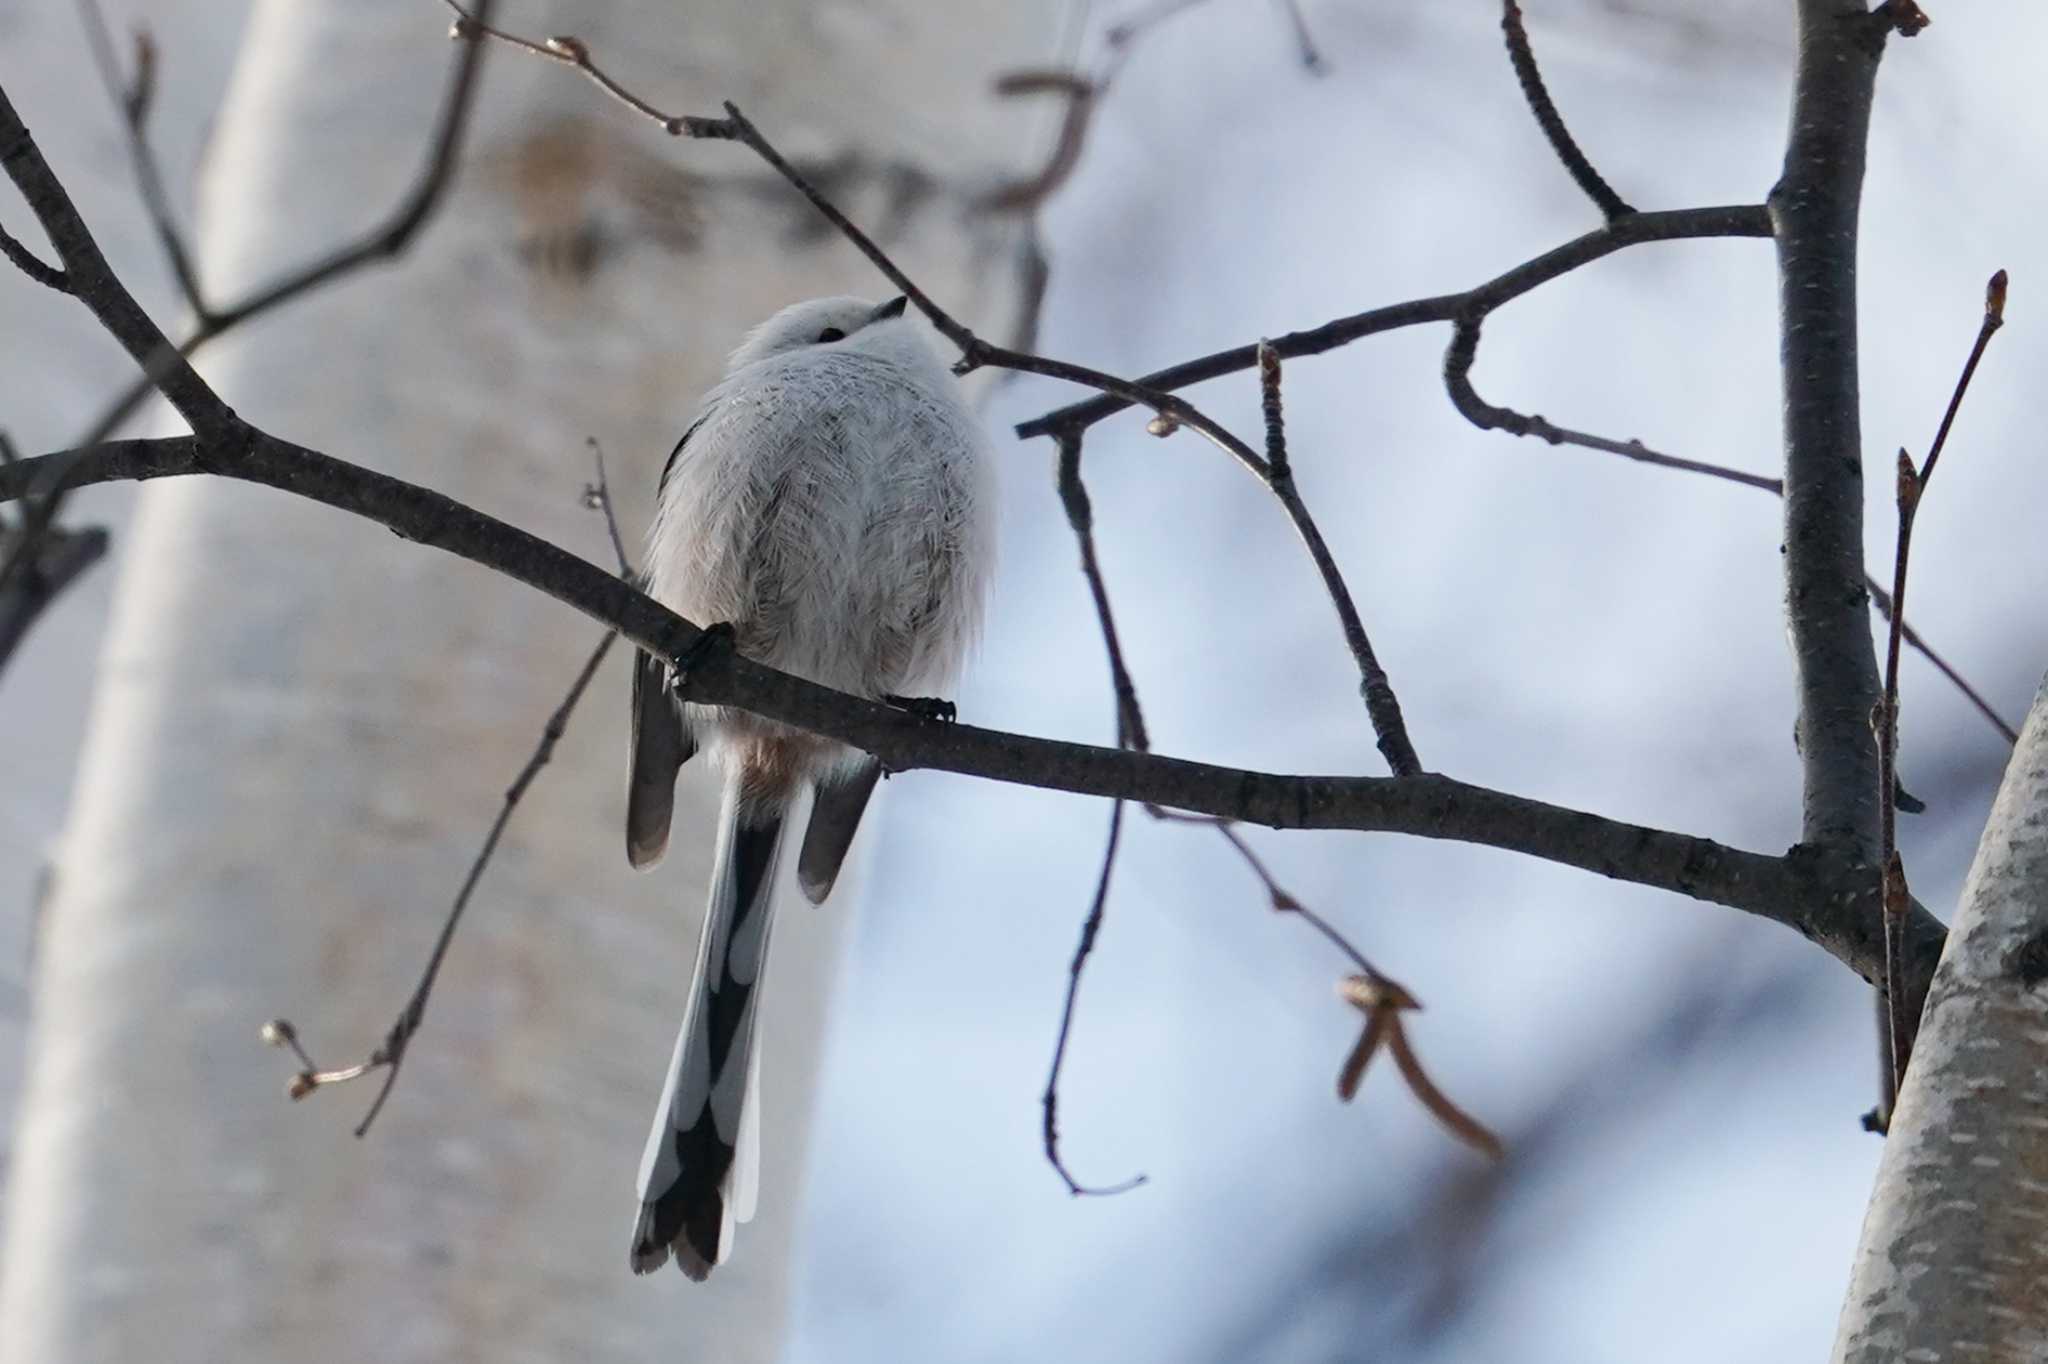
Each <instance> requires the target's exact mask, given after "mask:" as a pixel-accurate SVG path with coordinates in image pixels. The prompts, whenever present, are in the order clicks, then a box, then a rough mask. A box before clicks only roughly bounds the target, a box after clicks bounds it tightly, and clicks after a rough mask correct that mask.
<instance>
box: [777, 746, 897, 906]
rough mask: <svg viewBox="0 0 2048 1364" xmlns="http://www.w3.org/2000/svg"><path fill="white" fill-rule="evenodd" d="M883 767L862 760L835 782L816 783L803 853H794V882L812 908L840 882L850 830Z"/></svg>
mask: <svg viewBox="0 0 2048 1364" xmlns="http://www.w3.org/2000/svg"><path fill="white" fill-rule="evenodd" d="M881 775H882V764H881V763H880V762H878V761H877V760H876V759H874V758H870V757H863V758H862V759H861V764H860V766H859V767H857V768H855V769H854V770H853V771H852V772H851V773H848V774H847V775H845V776H842V777H840V778H838V779H837V780H834V781H825V782H820V783H819V784H818V798H817V800H816V801H814V802H813V803H812V805H811V822H810V824H809V826H808V827H806V828H805V829H804V846H803V851H802V852H800V853H798V854H797V859H796V879H797V884H798V885H800V886H802V887H803V892H804V898H805V899H807V900H809V901H810V902H811V903H812V904H814V905H821V904H823V903H825V897H826V896H827V895H830V894H831V893H832V883H833V882H834V881H836V880H838V879H839V867H840V864H841V863H843V862H845V861H846V850H847V849H848V848H849V847H851V846H852V844H853V831H854V830H855V829H858V828H859V827H860V817H861V814H862V812H863V811H865V810H866V809H867V808H868V797H869V796H871V795H873V794H874V791H875V781H876V779H877V778H879V777H880V776H881Z"/></svg>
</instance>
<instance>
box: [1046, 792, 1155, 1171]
mask: <svg viewBox="0 0 2048 1364" xmlns="http://www.w3.org/2000/svg"><path fill="white" fill-rule="evenodd" d="M1123 829H1124V803H1123V802H1122V801H1120V800H1119V801H1115V802H1113V803H1112V804H1111V805H1110V807H1109V843H1108V845H1107V846H1106V847H1105V848H1104V849H1103V853H1102V874H1101V875H1100V876H1099V877H1098V878H1097V879H1096V882H1095V898H1094V900H1093V901H1091V902H1090V904H1089V906H1088V917H1087V918H1086V919H1085V920H1083V921H1082V924H1081V941H1080V943H1079V945H1077V946H1076V947H1075V948H1074V960H1073V963H1072V964H1071V965H1069V966H1068V967H1067V994H1066V1002H1065V1003H1064V1004H1063V1005H1062V1006H1061V1008H1060V1031H1059V1037H1058V1038H1057V1040H1055V1041H1054V1043H1053V1048H1052V1070H1051V1073H1050V1074H1048V1075H1047V1076H1046V1079H1045V1093H1044V1095H1043V1096H1041V1098H1040V1099H1039V1105H1040V1108H1041V1109H1042V1111H1043V1114H1044V1117H1043V1121H1042V1124H1041V1135H1042V1136H1043V1138H1044V1142H1045V1158H1046V1160H1047V1161H1049V1162H1051V1164H1052V1168H1053V1169H1054V1170H1056V1171H1058V1172H1059V1177H1060V1178H1061V1179H1063V1180H1065V1181H1066V1185H1067V1192H1068V1193H1070V1194H1072V1195H1074V1196H1075V1197H1076V1198H1080V1197H1094V1198H1111V1197H1115V1196H1116V1195H1117V1194H1125V1193H1129V1192H1130V1191H1131V1190H1133V1189H1135V1188H1138V1187H1139V1186H1140V1185H1142V1184H1144V1183H1145V1176H1144V1175H1142V1174H1136V1175H1132V1176H1131V1177H1130V1178H1128V1179H1125V1180H1121V1181H1119V1182H1118V1183H1115V1184H1109V1185H1100V1186H1098V1185H1089V1184H1083V1183H1081V1182H1080V1181H1079V1180H1077V1179H1075V1178H1074V1176H1073V1173H1072V1172H1071V1171H1070V1170H1068V1169H1067V1164H1066V1161H1065V1160H1064V1159H1062V1158H1061V1156H1060V1128H1059V1107H1060V1072H1061V1071H1062V1070H1063V1069H1065V1067H1066V1060H1067V1041H1068V1039H1069V1037H1070V1036H1071V1035H1072V1033H1073V1027H1074V1006H1075V1004H1076V1003H1077V1002H1078V1001H1079V999H1080V994H1081V972H1082V971H1083V970H1084V969H1085V968H1086V967H1087V965H1088V956H1089V954H1090V953H1092V952H1093V951H1094V950H1095V935H1096V934H1098V933H1100V932H1101V931H1102V911H1103V907H1104V906H1105V905H1107V904H1108V903H1109V878H1110V873H1111V872H1112V871H1114V870H1115V869H1116V852H1117V844H1118V843H1119V842H1121V841H1122V839H1123Z"/></svg>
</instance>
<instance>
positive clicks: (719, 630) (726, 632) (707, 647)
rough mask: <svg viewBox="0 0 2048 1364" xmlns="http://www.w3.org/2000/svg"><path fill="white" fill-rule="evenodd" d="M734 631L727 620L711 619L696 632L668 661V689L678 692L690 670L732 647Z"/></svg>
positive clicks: (686, 680)
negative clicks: (709, 622)
mask: <svg viewBox="0 0 2048 1364" xmlns="http://www.w3.org/2000/svg"><path fill="white" fill-rule="evenodd" d="M733 635H734V631H733V628H732V622H731V621H729V620H720V621H713V622H712V623H711V624H709V625H707V626H705V627H704V628H703V629H702V630H699V631H698V632H697V637H696V638H695V639H693V640H691V641H690V642H689V643H688V644H685V645H684V646H683V647H682V648H681V649H680V650H678V651H677V653H676V656H675V657H674V658H671V659H670V660H669V661H668V685H669V690H670V691H674V692H680V691H682V689H683V684H684V683H685V682H688V681H689V680H690V670H691V669H693V668H698V667H702V666H703V665H704V664H705V663H706V662H707V661H709V660H710V658H711V656H712V655H713V654H716V653H718V652H719V651H721V650H728V651H729V650H730V649H731V648H732V642H733Z"/></svg>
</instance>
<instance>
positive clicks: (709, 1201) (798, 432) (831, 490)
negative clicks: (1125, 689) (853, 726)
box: [627, 298, 993, 1278]
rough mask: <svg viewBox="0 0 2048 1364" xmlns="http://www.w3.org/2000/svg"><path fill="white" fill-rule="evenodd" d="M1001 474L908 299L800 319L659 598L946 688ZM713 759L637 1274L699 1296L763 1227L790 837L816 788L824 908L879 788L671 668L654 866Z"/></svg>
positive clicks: (743, 638)
mask: <svg viewBox="0 0 2048 1364" xmlns="http://www.w3.org/2000/svg"><path fill="white" fill-rule="evenodd" d="M989 472H990V471H989V466H988V458H987V454H986V442H985V438H984V436H983V434H982V431H981V427H980V424H979V422H977V421H976V419H975V417H974V415H973V413H972V412H971V411H970V410H969V409H968V407H967V405H966V403H965V400H964V399H963V397H962V395H961V392H960V386H959V383H958V381H957V380H956V379H955V378H954V377H953V375H952V374H951V373H950V372H949V371H948V369H947V368H946V366H945V364H944V363H943V362H942V361H941V360H940V359H939V358H938V356H937V355H936V354H934V353H933V351H932V349H931V347H930V345H929V344H928V343H927V342H926V341H925V339H924V338H923V336H921V335H920V334H919V331H918V328H917V327H916V326H915V325H914V324H913V323H912V322H911V321H910V320H909V319H907V318H906V317H905V316H904V315H903V301H902V300H901V299H897V300H894V301H893V302H891V303H888V304H884V305H882V306H880V307H877V306H876V305H874V304H872V303H870V302H868V301H866V300H863V299H855V298H828V299H817V300H813V301H810V302H807V303H799V304H796V305H794V306H792V307H789V308H786V309H784V310H783V311H782V312H779V313H777V314H776V315H775V316H774V317H772V318H770V319H769V320H768V321H767V322H765V323H763V324H762V325H761V326H760V327H758V328H756V329H755V330H754V331H753V332H752V333H750V334H749V335H748V336H747V338H746V340H745V341H744V342H742V343H741V345H740V347H739V348H738V349H737V350H736V351H735V352H734V353H733V356H732V360H731V363H730V365H729V367H728V369H727V373H726V377H725V379H724V380H723V381H721V382H720V383H719V384H718V385H717V386H716V387H715V388H713V389H712V390H711V391H710V392H709V393H708V394H706V395H705V397H704V400H703V402H702V404H701V405H700V406H699V408H698V411H697V414H696V417H695V419H694V420H693V421H692V423H691V425H690V428H689V430H688V432H687V433H686V434H685V435H684V437H683V439H682V441H681V443H680V444H678V446H677V447H676V451H675V453H674V454H673V455H672V456H671V457H670V460H669V467H668V468H667V469H666V470H665V471H664V472H663V475H662V486H661V494H660V501H659V506H658V509H657V511H656V515H655V520H654V525H653V528H652V529H651V531H650V532H649V536H648V555H647V575H648V590H649V591H650V592H651V593H652V594H653V595H654V596H655V597H656V598H657V599H659V600H660V601H662V602H663V603H665V604H666V605H668V606H670V607H672V608H674V609H675V610H676V611H677V612H679V613H680V614H682V615H683V616H685V617H686V618H688V619H690V620H693V621H696V622H697V623H699V624H711V623H716V622H729V623H730V624H731V625H732V626H733V628H734V644H735V647H737V648H738V650H739V651H740V652H741V653H742V654H744V655H746V656H748V657H750V658H753V659H756V660H758V661H760V662H763V663H768V664H771V665H772V666H774V667H777V668H780V669H782V670H784V671H786V672H791V673H795V674H797V675H798V676H801V677H805V678H809V679H810V680H812V681H814V682H819V683H822V684H824V685H826V686H829V687H834V688H837V689H839V690H841V691H848V692H853V693H855V694H858V695H863V696H869V697H875V698H882V697H889V696H904V695H914V694H921V693H930V692H936V691H939V690H941V689H943V688H946V687H948V686H950V684H951V683H952V681H953V679H954V678H955V676H956V675H957V673H958V671H959V668H960V665H961V663H962V661H963V659H964V657H965V654H966V652H967V650H968V647H969V646H970V644H971V643H972V641H973V639H974V637H975V635H976V633H977V631H978V629H979V626H980V621H981V609H982V601H983V598H984V596H985V595H986V589H987V585H988V577H989V571H990V567H991V561H992V548H993V546H992V539H993V535H992V530H993V527H992V524H991V512H992V508H991V501H992V497H991V489H990V487H989V483H988V480H989ZM699 747H702V748H703V749H704V750H705V751H706V752H707V753H708V754H709V755H710V756H711V758H712V759H713V761H715V762H716V763H717V764H718V765H719V766H720V768H721V769H722V770H723V772H724V774H725V785H726V794H725V801H724V806H723V809H722V813H721V816H720V820H719V830H718V850H717V854H716V860H715V863H714V871H713V878H712V886H711V894H710V902H709V906H708V908H707V910H706V918H705V927H704V936H703V938H702V940H701V942H700V944H699V949H698V960H697V970H696V977H695V979H694V980H693V982H692V984H691V987H690V993H689V1002H688V1005H687V1012H686V1014H685V1016H684V1020H683V1027H682V1031H681V1034H680V1035H679V1036H678V1038H677V1040H676V1050H675V1054H674V1056H673V1057H672V1058H671V1061H670V1067H669V1077H668V1083H667V1085H666V1087H665V1089H664V1092H663V1095H662V1103H661V1108H660V1110H659V1111H658V1112H657V1114H656V1117H655V1124H654V1130H653V1132H652V1133H651V1134H650V1136H649V1138H648V1145H647V1151H646V1155H645V1158H644V1159H643V1161H642V1164H641V1174H640V1196H641V1210H640V1216H639V1220H638V1222H637V1224H636V1225H635V1228H634V1238H633V1251H632V1264H633V1268H634V1269H635V1270H636V1271H639V1272H646V1271H649V1270H652V1269H655V1268H658V1267H659V1266H660V1265H661V1264H662V1263H663V1262H664V1261H666V1260H667V1259H668V1258H669V1256H670V1254H671V1253H673V1254H674V1255H675V1257H676V1261H677V1263H678V1265H679V1266H680V1267H681V1268H682V1269H683V1270H684V1272H685V1273H687V1274H689V1275H690V1276H691V1277H693V1278H703V1277H704V1276H705V1275H706V1274H708V1273H709V1272H710V1270H711V1268H712V1266H714V1265H716V1264H717V1263H718V1262H719V1261H720V1260H721V1259H722V1258H723V1257H724V1255H725V1254H726V1253H727V1252H728V1251H729V1249H730V1247H731V1241H732V1223H733V1222H734V1221H735V1220H740V1221H744V1220H746V1217H747V1215H748V1214H750V1213H751V1211H752V1204H753V1189H754V1186H755V1184H756V1183H757V1170H756V1165H755V1162H756V1160H757V1152H756V1151H755V1149H754V1147H755V1144H756V1143H755V1140H754V1135H755V1133H756V1132H757V1130H758V1124H759V1115H758V1112H757V1111H756V1110H757V1107H758V1106H757V1103H756V1100H755V1098H754V1093H755V1090H756V1085H755V1082H754V1075H755V1073H756V1068H757V1065H758V1059H757V1052H756V1050H755V1046H754V1042H755V1038H756V1034H757V1031H758V1029H757V1026H756V1008H757V1004H758V990H757V987H758V985H759V980H760V974H761V968H762V966H763V964H764V963H765V960H766V955H767V946H768V938H769V930H770V926H771V923H772V917H771V915H772V906H771V904H770V902H769V897H770V893H771V889H772V885H773V881H774V873H775V867H776V863H777V860H778V857H779V854H780V849H781V834H782V824H783V821H784V818H785V816H786V814H787V812H788V809H789V807H790V805H791V803H792V802H793V801H794V800H795V799H797V797H798V796H799V795H800V794H801V792H802V789H803V788H804V787H805V786H806V785H812V784H815V785H816V786H817V787H818V799H817V802H816V805H815V807H814V812H813V814H812V818H811V822H810V827H809V829H808V831H807V833H806V835H805V839H804V846H803V850H802V853H801V857H800V862H799V873H800V880H801V883H802V885H803V888H804V891H805V893H806V894H807V895H809V896H810V898H812V899H813V900H822V899H823V898H824V896H825V895H826V893H828V892H829V891H830V889H831V885H832V880H833V878H834V877H835V876H836V875H837V872H838V868H839V863H840V860H841V859H842V858H843V857H844V855H845V853H846V849H847V844H848V843H849V842H850V840H851V838H852V836H853V832H854V828H855V826H856V825H857V824H858V822H859V819H860V815H861V811H862V809H863V808H864V807H865V805H866V803H867V799H868V793H869V792H870V791H871V790H872V789H873V786H874V781H875V777H876V775H877V771H878V769H877V768H876V767H875V765H874V762H873V760H872V759H870V758H867V757H866V756H865V755H863V754H860V753H858V752H855V751H853V750H849V749H846V748H844V747H843V746H841V745H839V744H837V743H834V742H832V741H830V740H827V739H822V738H820V737H818V736H816V735H811V734H807V733H804V732H801V731H798V730H793V729H790V728H788V727H787V726H783V725H780V724H777V723H774V722H771V721H766V720H761V719H759V718H757V717H754V716H750V715H748V714H746V713H745V712H741V711H735V710H727V709H724V708H719V707H708V706H696V705H692V706H688V707H681V708H678V707H677V706H676V704H675V702H674V700H673V696H672V694H671V693H670V692H669V691H668V690H667V687H666V669H665V665H663V664H660V663H657V662H655V661H654V660H649V659H646V658H642V659H641V660H640V661H639V663H638V665H637V667H636V672H635V680H634V740H633V771H632V782H631V799H630V801H629V809H628V816H627V846H628V852H629V855H630V856H631V857H632V859H633V861H634V862H635V864H636V865H646V864H647V863H650V862H652V861H653V860H654V859H655V858H658V857H659V856H660V854H661V851H662V848H663V846H664V845H665V843H666V841H667V833H668V821H669V813H670V802H671V800H672V794H671V793H672V789H673V783H674V779H675V773H676V769H677V768H678V767H679V766H680V765H681V763H682V762H683V761H684V760H686V759H687V758H688V757H689V756H690V755H691V754H692V753H693V752H695V751H696V749H697V748H699Z"/></svg>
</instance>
